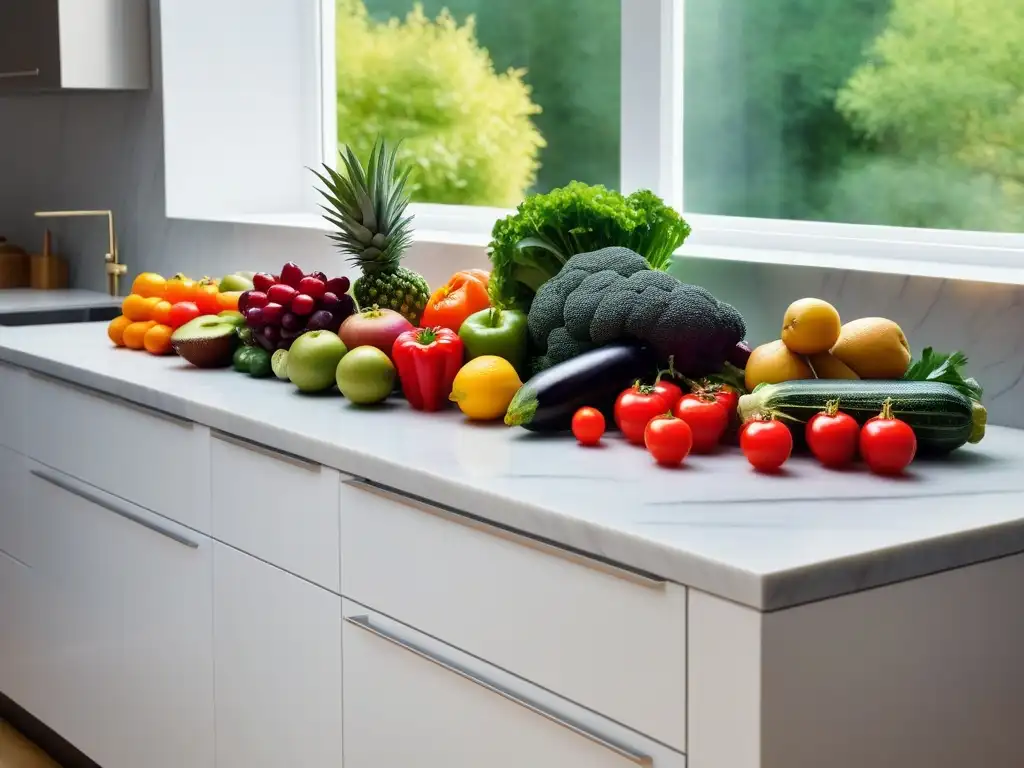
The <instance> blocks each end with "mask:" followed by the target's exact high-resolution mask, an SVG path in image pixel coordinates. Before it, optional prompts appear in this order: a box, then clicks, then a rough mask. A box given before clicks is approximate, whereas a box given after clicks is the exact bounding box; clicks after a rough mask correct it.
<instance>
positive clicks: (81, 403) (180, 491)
mask: <svg viewBox="0 0 1024 768" xmlns="http://www.w3.org/2000/svg"><path fill="white" fill-rule="evenodd" d="M28 384H29V386H28V387H27V389H28V391H27V392H26V395H27V396H26V397H25V399H24V406H23V407H24V409H25V413H24V419H25V429H24V433H25V435H24V444H25V448H24V452H25V453H26V454H27V455H28V456H30V457H32V458H33V459H36V460H37V461H40V462H42V463H43V464H47V465H49V466H51V467H53V468H54V469H58V470H60V471H61V472H65V473H67V474H69V475H71V476H72V477H76V478H78V479H79V480H84V481H85V482H87V483H90V484H92V485H95V486H97V487H99V488H101V489H103V490H104V491H107V492H109V493H112V494H114V495H115V496H120V497H121V498H123V499H126V500H128V501H130V502H132V503H133V504H137V505H139V506H140V507H145V508H146V509H149V510H152V511H153V512H157V513H159V514H161V515H164V516H165V517H168V518H170V519H172V520H175V521H177V522H179V523H181V524H182V525H186V526H188V527H190V528H194V529H196V530H198V531H202V532H203V533H209V532H210V506H209V490H208V489H209V487H210V486H209V482H210V481H209V477H210V474H209V473H210V466H209V461H208V459H209V442H208V440H207V438H206V432H205V430H204V429H202V428H197V427H196V426H195V425H194V424H193V423H192V422H190V421H186V420H184V419H179V418H177V417H176V416H171V415H169V414H163V413H161V412H159V411H155V410H152V409H149V408H143V407H141V406H137V405H134V404H132V403H128V402H125V401H123V400H119V399H117V398H115V397H113V396H112V395H107V394H103V393H99V392H95V391H93V390H90V389H85V388H82V387H78V386H77V385H73V384H69V383H66V382H62V381H57V380H55V379H51V378H49V377H46V376H42V375H39V374H36V373H31V374H29V380H28Z"/></svg>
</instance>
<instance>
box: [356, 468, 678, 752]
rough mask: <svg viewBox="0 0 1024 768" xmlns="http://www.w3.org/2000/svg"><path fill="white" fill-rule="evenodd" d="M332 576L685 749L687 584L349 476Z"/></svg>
mask: <svg viewBox="0 0 1024 768" xmlns="http://www.w3.org/2000/svg"><path fill="white" fill-rule="evenodd" d="M341 572H342V594H343V595H345V597H348V598H351V599H353V600H356V601H358V602H361V603H363V604H365V605H368V606H370V607H372V608H374V609H376V610H378V611H380V612H382V613H385V614H387V615H389V616H394V617H396V618H398V619H400V620H401V621H404V622H407V623H409V624H411V625H412V626H414V627H416V628H417V629H419V630H422V631H423V632H425V633H427V634H429V635H432V636H434V637H436V638H438V639H440V640H443V641H445V642H447V643H451V644H452V645H454V646H456V647H458V648H462V649H464V650H465V651H467V652H469V653H472V654H474V655H475V656H478V657H480V658H483V659H487V660H488V661H489V662H491V663H492V664H495V665H497V666H499V667H502V668H503V669H507V670H508V671H510V672H513V673H515V674H517V675H521V676H522V677H524V678H526V679H528V680H532V681H533V682H535V683H536V684H537V685H540V686H543V687H545V688H548V689H550V690H552V691H554V692H555V693H557V694H559V695H561V696H565V697H566V698H568V699H571V700H572V701H576V702H579V703H580V704H582V705H584V706H586V707H590V708H591V709H594V710H596V711H598V712H601V713H603V714H605V715H607V716H608V717H611V718H614V719H615V720H618V721H619V722H621V723H624V724H625V725H628V726H630V727H632V728H635V729H637V730H638V731H640V732H642V733H646V734H648V735H649V736H651V737H652V738H655V739H658V740H660V741H662V742H664V743H666V744H669V745H671V746H673V747H675V748H676V749H679V750H685V749H686V719H687V718H686V588H685V587H683V586H680V585H678V584H669V583H667V582H665V581H663V580H659V579H653V578H648V577H645V576H643V575H641V574H637V573H634V572H632V571H627V570H625V569H622V568H619V567H616V566H614V565H611V564H608V563H604V562H602V561H599V560H597V559H596V558H591V557H585V556H581V555H578V554H576V553H574V552H571V551H569V550H566V549H564V548H559V547H554V546H551V545H547V544H545V543H543V542H540V541H537V540H536V539H531V538H529V537H526V536H522V535H518V534H516V533H514V532H511V531H507V530H505V529H503V528H499V527H498V526H495V525H490V524H487V523H481V522H479V521H475V520H473V519H472V518H469V517H467V516H466V515H460V514H455V513H452V512H449V511H447V510H445V509H441V508H440V507H438V506H436V505H431V504H427V503H425V502H422V501H419V500H417V499H411V498H409V497H406V496H402V495H401V494H398V493H395V492H392V491H388V490H386V489H382V488H379V487H377V486H374V485H371V484H369V483H366V482H361V481H359V480H348V481H346V482H345V483H344V484H343V485H342V490H341ZM595 669H599V670H600V674H595V672H594V670H595Z"/></svg>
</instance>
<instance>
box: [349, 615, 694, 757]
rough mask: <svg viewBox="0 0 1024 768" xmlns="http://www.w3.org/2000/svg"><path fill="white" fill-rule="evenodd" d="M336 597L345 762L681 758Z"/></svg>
mask: <svg viewBox="0 0 1024 768" xmlns="http://www.w3.org/2000/svg"><path fill="white" fill-rule="evenodd" d="M343 605H344V607H343V610H344V613H345V622H344V629H343V633H342V656H343V667H344V677H343V689H344V701H345V709H344V723H345V730H344V749H345V760H344V763H345V768H381V766H424V767H426V766H431V767H433V766H445V768H478V766H487V768H523V767H524V766H558V767H559V768H630V767H631V766H637V765H640V766H654V767H655V768H683V767H684V766H685V757H684V756H683V755H682V754H680V753H677V752H673V751H671V750H669V749H666V748H665V747H663V746H661V745H659V744H655V743H653V742H651V741H650V740H648V739H645V738H644V737H642V736H638V735H637V734H636V733H633V732H632V731H629V730H628V729H626V728H624V727H622V726H621V725H618V724H615V723H612V722H610V721H608V720H606V719H604V718H602V717H600V716H598V715H595V714H593V713H591V712H587V711H586V710H584V709H583V708H581V707H578V706H575V705H573V704H571V703H569V702H566V701H565V700H564V699H560V698H559V697H557V696H554V695H553V694H551V693H550V692H547V691H544V690H542V689H540V688H538V687H536V686H533V685H531V684H529V683H526V682H524V681H522V680H520V679H518V678H515V677H514V676H513V675H510V674H508V673H507V672H502V671H501V670H499V669H496V668H495V667H493V666H490V665H488V664H486V663H485V662H481V661H479V660H478V659H474V658H472V657H471V656H468V655H467V654H465V653H461V652H459V651H457V650H456V649H454V648H452V647H451V646H447V645H445V644H444V643H441V642H439V641H437V640H433V639H432V638H429V637H427V636H425V635H423V634H421V633H419V632H416V631H414V630H411V629H410V628H409V627H406V626H403V625H401V624H399V623H398V622H395V621H391V620H388V619H385V618H384V617H382V616H380V615H378V614H375V613H374V612H372V611H368V610H367V609H365V608H363V606H360V605H357V604H355V603H352V602H350V601H347V600H346V601H343ZM602 672H603V670H600V671H598V670H595V673H596V674H601V673H602Z"/></svg>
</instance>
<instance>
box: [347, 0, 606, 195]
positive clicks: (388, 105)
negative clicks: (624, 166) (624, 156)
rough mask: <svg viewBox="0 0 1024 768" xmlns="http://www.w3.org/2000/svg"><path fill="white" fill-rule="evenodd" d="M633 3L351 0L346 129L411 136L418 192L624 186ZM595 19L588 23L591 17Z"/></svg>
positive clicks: (367, 139)
mask: <svg viewBox="0 0 1024 768" xmlns="http://www.w3.org/2000/svg"><path fill="white" fill-rule="evenodd" d="M619 9H620V2H619V0H521V2H516V3H510V2H495V1H494V0H425V1H424V2H414V1H413V0H337V10H336V24H337V46H336V56H337V72H336V82H337V91H338V100H337V109H338V117H337V127H338V139H339V141H340V143H342V144H350V145H351V146H352V147H353V148H354V149H355V151H356V153H357V154H358V155H359V156H360V157H365V156H366V154H367V153H368V152H369V149H370V147H371V145H372V144H373V141H374V139H375V137H376V136H377V135H383V136H384V137H385V138H387V139H389V140H391V141H396V140H401V142H402V145H401V150H400V151H401V155H402V159H403V160H405V161H406V162H407V163H409V164H411V165H412V166H413V168H414V171H413V174H412V176H411V177H410V188H411V192H412V195H413V199H414V200H416V201H419V202H425V203H444V204H455V205H485V206H494V207H509V208H511V207H515V206H516V205H517V204H518V203H519V201H520V200H522V198H523V196H524V195H526V194H527V193H529V192H531V191H536V190H540V191H547V190H550V189H553V188H555V187H559V186H562V185H564V184H566V183H568V182H569V181H571V180H574V179H578V180H581V181H586V182H588V183H599V184H605V185H606V186H609V187H617V186H618V183H619V112H620V109H619V102H620V100H619V82H620V78H619V39H620V25H619ZM584 19H585V20H586V23H585V24H583V23H581V20H584Z"/></svg>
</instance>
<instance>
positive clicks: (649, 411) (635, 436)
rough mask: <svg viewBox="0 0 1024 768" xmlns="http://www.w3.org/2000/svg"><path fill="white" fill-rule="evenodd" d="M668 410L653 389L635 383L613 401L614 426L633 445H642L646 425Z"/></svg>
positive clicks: (660, 396) (664, 400)
mask: <svg viewBox="0 0 1024 768" xmlns="http://www.w3.org/2000/svg"><path fill="white" fill-rule="evenodd" d="M670 410H672V409H671V406H669V404H668V401H667V400H666V399H665V398H664V396H662V395H660V394H658V393H657V392H655V391H654V388H653V387H649V386H646V385H645V384H640V383H639V382H637V383H636V384H634V385H633V386H632V387H630V388H629V389H626V390H623V392H622V394H620V395H619V397H618V399H617V400H616V401H615V425H616V426H617V427H618V428H619V429H620V430H622V434H623V435H625V436H626V439H627V440H629V442H631V443H632V444H633V445H643V444H644V429H646V427H647V423H648V422H649V421H650V420H651V419H653V418H654V417H655V416H664V415H665V414H667V413H668V412H669V411H670Z"/></svg>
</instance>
